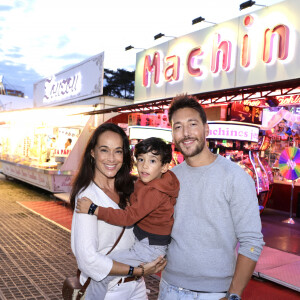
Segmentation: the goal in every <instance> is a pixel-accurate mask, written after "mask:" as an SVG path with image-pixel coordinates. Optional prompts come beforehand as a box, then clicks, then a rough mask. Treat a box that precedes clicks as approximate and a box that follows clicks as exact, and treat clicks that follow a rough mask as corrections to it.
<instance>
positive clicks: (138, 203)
mask: <svg viewBox="0 0 300 300" xmlns="http://www.w3.org/2000/svg"><path fill="white" fill-rule="evenodd" d="M178 193H179V181H178V179H177V177H176V175H175V174H174V173H173V172H171V171H167V172H166V173H165V174H163V175H162V177H161V178H158V179H154V180H152V181H151V182H149V183H146V184H145V183H143V182H142V181H141V180H140V179H138V180H137V182H136V183H135V185H134V192H133V193H132V194H131V196H130V206H127V207H126V208H125V210H122V209H113V208H111V207H99V210H98V219H101V220H103V221H105V222H107V223H110V224H113V225H119V226H131V225H133V224H135V223H136V224H137V225H138V227H139V228H141V229H142V230H144V231H146V232H149V233H153V234H157V235H169V234H171V230H172V226H173V223H174V219H173V214H174V205H175V203H176V198H177V197H178Z"/></svg>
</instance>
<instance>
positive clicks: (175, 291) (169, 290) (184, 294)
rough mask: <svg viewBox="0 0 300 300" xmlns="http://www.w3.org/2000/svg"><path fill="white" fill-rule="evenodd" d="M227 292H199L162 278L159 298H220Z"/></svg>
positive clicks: (213, 299) (186, 299) (206, 299)
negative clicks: (169, 282)
mask: <svg viewBox="0 0 300 300" xmlns="http://www.w3.org/2000/svg"><path fill="white" fill-rule="evenodd" d="M223 297H225V293H197V292H193V291H190V290H186V289H184V288H180V287H177V286H174V285H171V284H168V283H167V282H166V281H165V280H163V279H161V280H160V286H159V295H158V300H219V299H221V298H223Z"/></svg>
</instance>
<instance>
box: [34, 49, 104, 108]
mask: <svg viewBox="0 0 300 300" xmlns="http://www.w3.org/2000/svg"><path fill="white" fill-rule="evenodd" d="M103 61H104V53H103V52H102V53H100V54H98V55H95V56H93V57H90V58H89V59H87V60H85V61H83V62H81V63H79V64H77V65H74V66H72V67H71V68H69V69H67V70H64V71H62V72H60V73H57V74H55V75H53V76H51V77H49V78H46V79H43V80H41V81H39V82H37V83H35V84H34V89H33V100H34V106H35V107H40V106H56V105H62V104H67V103H73V102H77V101H80V100H84V99H87V98H91V97H96V96H100V95H102V93H103V72H104V67H103Z"/></svg>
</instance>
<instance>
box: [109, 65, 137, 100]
mask: <svg viewBox="0 0 300 300" xmlns="http://www.w3.org/2000/svg"><path fill="white" fill-rule="evenodd" d="M134 76H135V72H134V71H127V70H124V69H117V71H113V70H110V69H104V82H105V84H104V87H103V94H104V95H107V96H112V97H117V98H126V99H133V97H134Z"/></svg>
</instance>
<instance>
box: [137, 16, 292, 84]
mask: <svg viewBox="0 0 300 300" xmlns="http://www.w3.org/2000/svg"><path fill="white" fill-rule="evenodd" d="M248 19H251V20H252V22H251V23H250V22H248V21H247V20H248ZM252 23H253V17H252V16H246V17H245V19H244V24H247V25H246V26H250V25H249V24H251V25H252ZM289 32H290V30H289V27H288V26H286V25H284V24H279V25H277V26H275V27H274V28H266V29H265V31H264V43H263V51H262V52H263V56H262V61H263V62H264V63H266V64H267V63H270V62H271V61H272V59H274V53H276V52H277V58H278V59H279V60H285V59H287V58H288V54H289V42H290V39H289ZM275 38H276V40H277V43H276V42H275ZM232 45H233V42H232V41H229V40H226V39H223V37H222V36H221V34H220V33H218V32H217V33H215V34H214V37H213V43H212V49H211V62H210V71H211V72H212V73H219V72H220V71H221V70H223V71H224V72H229V71H230V70H231V67H232V63H231V61H232V60H233V59H234V58H233V57H232V56H233V55H232V53H233V52H232ZM276 46H277V48H278V49H275V48H276ZM275 50H277V51H275ZM204 54H205V53H204V52H203V50H201V46H199V47H198V48H194V49H193V50H192V51H190V52H189V53H188V55H187V59H186V64H187V65H186V68H187V70H188V73H189V74H190V75H191V76H201V75H202V72H201V68H194V66H193V64H194V62H193V60H195V59H197V58H199V56H200V55H204ZM161 55H162V54H161V53H159V52H158V51H156V52H154V54H153V56H152V59H151V56H150V55H146V56H145V61H144V71H143V86H144V87H148V86H149V84H151V82H150V80H149V77H150V75H153V78H154V79H153V83H154V84H156V85H157V84H159V82H160V80H161V76H160V71H161V70H164V75H165V76H164V77H163V78H164V80H165V81H166V82H170V81H178V80H179V70H180V57H179V56H177V55H171V56H167V57H166V58H165V64H164V63H163V60H161ZM250 63H251V51H250V38H249V35H248V34H245V35H244V36H243V45H242V51H241V67H243V68H246V67H248V66H249V65H250Z"/></svg>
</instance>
